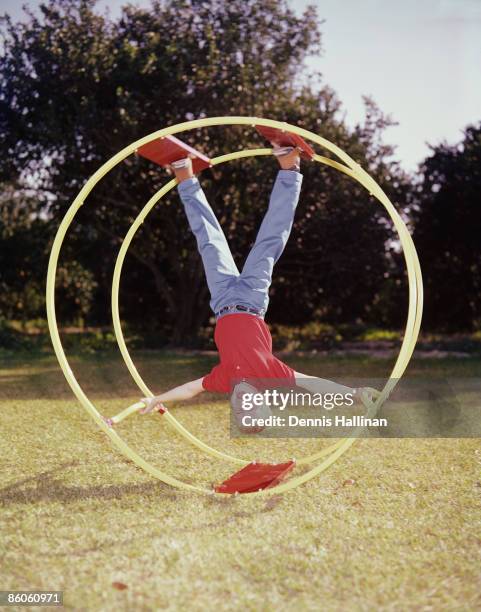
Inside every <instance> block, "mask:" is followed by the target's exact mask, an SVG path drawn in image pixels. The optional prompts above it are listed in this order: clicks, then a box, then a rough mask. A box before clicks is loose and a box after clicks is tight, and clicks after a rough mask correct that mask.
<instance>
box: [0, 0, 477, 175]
mask: <svg viewBox="0 0 481 612" xmlns="http://www.w3.org/2000/svg"><path fill="white" fill-rule="evenodd" d="M130 3H131V4H136V5H139V6H145V7H148V6H149V5H150V0H133V1H131V2H130ZM22 4H23V3H22V2H21V1H20V0H0V11H1V12H2V13H3V12H7V13H9V14H10V15H12V16H13V17H15V18H21V15H22V10H21V5H22ZM27 4H29V5H30V6H32V7H34V6H37V5H38V4H39V2H38V1H37V0H30V1H28V0H27ZM124 4H126V1H125V0H100V1H99V2H98V7H99V9H100V10H102V9H103V8H105V7H108V8H109V10H110V13H111V15H112V16H114V17H115V16H116V15H118V14H119V11H120V7H121V6H122V5H124ZM289 4H290V6H291V7H292V8H294V9H295V10H296V11H297V12H298V13H300V12H302V10H303V9H304V8H305V7H306V6H307V5H308V4H311V5H314V6H316V7H317V9H318V16H319V19H320V20H323V21H324V23H322V24H321V26H320V27H321V32H322V40H323V53H322V54H321V55H320V56H316V57H311V58H309V60H308V66H309V67H310V68H313V69H316V70H319V71H321V72H322V74H323V80H324V82H325V83H326V84H328V85H329V86H330V87H332V88H333V89H334V90H335V91H336V92H337V93H338V95H339V98H340V100H341V101H342V103H343V112H344V113H345V115H346V121H347V122H348V123H349V124H351V125H353V124H355V123H356V122H359V121H362V119H363V116H364V107H363V103H362V96H363V95H369V96H371V97H372V98H373V99H374V100H375V101H376V103H377V104H378V105H379V107H380V108H381V110H382V111H383V112H384V113H386V114H389V115H391V116H392V118H393V119H395V120H396V121H397V122H398V123H399V125H398V126H395V127H392V128H389V130H387V131H386V136H385V140H386V141H387V142H389V144H393V145H395V146H396V147H397V149H396V158H397V159H399V160H400V161H401V164H402V166H403V167H404V168H405V169H406V170H408V171H412V170H415V168H416V166H417V164H418V163H419V162H420V161H422V159H424V157H425V156H426V155H427V154H428V153H429V148H428V145H427V143H429V144H431V145H436V144H439V143H440V142H442V141H447V142H449V143H452V144H454V143H456V142H459V141H460V140H461V139H462V130H463V128H464V127H465V126H466V125H467V124H469V123H474V122H479V121H481V0H402V1H399V0H362V1H360V0H310V1H309V0H289Z"/></svg>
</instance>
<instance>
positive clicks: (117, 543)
mask: <svg viewBox="0 0 481 612" xmlns="http://www.w3.org/2000/svg"><path fill="white" fill-rule="evenodd" d="M289 361H290V363H291V364H292V365H293V366H294V367H296V369H299V370H304V371H306V372H307V373H311V374H318V375H322V376H324V377H332V378H334V379H342V377H343V376H344V377H347V376H361V375H369V376H373V377H374V376H385V375H386V374H387V373H388V372H389V366H390V365H392V363H391V360H382V359H369V358H366V357H356V358H353V357H344V358H341V357H338V358H334V359H333V358H327V357H322V358H309V357H304V358H303V359H290V360H289ZM137 362H138V366H139V369H140V371H141V372H142V375H143V376H144V378H145V379H146V380H147V381H148V382H149V383H150V384H151V385H152V387H153V388H154V389H156V390H157V389H159V390H160V389H161V388H165V387H168V386H170V385H173V384H176V383H180V382H182V381H185V380H187V379H189V378H194V377H197V376H200V375H201V374H203V373H204V372H205V371H207V370H208V369H209V368H210V367H211V366H212V365H213V363H214V360H213V359H211V358H209V357H200V356H195V357H190V356H179V355H173V354H171V355H169V354H166V353H163V354H160V353H147V352H144V353H139V355H138V356H137ZM72 364H73V369H74V371H75V372H76V374H78V378H79V380H80V382H81V384H82V386H83V388H84V389H85V391H86V392H87V393H88V394H89V395H90V396H91V398H92V399H93V400H94V401H95V403H96V405H98V406H99V407H100V409H101V411H102V412H103V413H105V414H114V413H116V412H118V411H119V410H120V409H122V408H123V407H125V406H126V405H128V404H129V403H130V402H132V401H134V400H136V399H138V397H139V393H138V392H137V391H136V389H135V387H134V386H133V384H132V382H131V380H130V378H129V376H128V374H127V373H126V371H125V369H124V367H123V365H122V364H121V362H120V360H119V359H118V358H117V356H116V355H112V354H104V355H100V356H92V355H91V356H84V357H82V356H77V357H75V358H73V359H72ZM410 373H411V374H414V375H417V376H419V377H423V376H426V375H427V374H428V373H429V374H430V375H434V374H436V375H441V376H451V377H456V376H463V377H469V376H477V377H479V376H480V375H481V360H480V359H474V358H473V359H464V360H425V359H423V360H418V361H415V362H414V363H413V365H412V367H411V368H410ZM0 410H1V423H2V439H1V442H0V445H1V446H0V448H1V457H2V460H1V465H2V483H3V484H2V488H1V490H0V513H1V514H0V518H1V520H0V550H1V551H2V558H1V561H0V565H1V586H0V588H1V589H19V590H20V589H25V590H27V589H43V590H47V589H56V590H63V591H64V592H65V603H66V605H67V606H68V607H69V608H71V609H78V610H119V609H120V610H129V611H130V610H157V609H171V610H184V609H189V610H212V609H216V608H217V609H222V610H256V611H257V610H320V609H322V610H366V611H367V610H373V609H382V610H474V609H479V606H480V604H481V599H480V596H479V581H480V577H481V573H480V550H481V539H480V529H479V526H480V519H481V513H480V503H479V502H480V500H479V497H480V492H481V483H480V480H481V477H480V473H479V468H480V463H481V447H480V445H479V442H478V441H477V440H469V439H465V440H402V441H400V440H360V441H359V442H357V443H356V444H355V445H354V447H353V448H352V449H351V450H350V451H349V452H348V453H347V454H346V455H344V456H343V457H342V458H341V459H340V460H339V461H338V462H337V463H335V464H334V465H333V466H332V467H331V468H330V469H329V470H328V471H327V472H325V473H324V474H323V475H322V476H321V477H320V478H317V479H315V480H312V481H310V482H309V483H308V484H306V485H304V486H302V487H300V488H298V489H296V490H294V491H292V492H289V493H287V494H285V495H282V496H278V495H274V496H273V497H270V498H264V499H254V498H249V497H248V496H239V497H236V498H231V497H226V498H219V497H215V498H213V497H209V496H202V495H196V494H189V493H184V492H182V491H178V490H175V489H172V488H170V487H168V486H165V485H163V484H162V483H159V482H156V481H153V480H152V479H151V478H150V477H149V476H148V475H146V474H145V473H143V472H141V471H140V470H138V469H137V468H136V467H134V466H133V465H131V464H130V463H129V462H127V461H126V460H125V459H124V458H123V457H122V456H121V455H119V454H118V453H117V452H116V451H115V450H114V449H113V448H112V447H111V446H110V444H109V442H108V439H107V438H106V437H105V435H104V434H103V433H102V432H101V431H100V430H98V428H97V427H96V426H95V424H94V423H93V421H92V420H91V419H90V417H89V416H88V415H87V414H86V412H85V411H84V410H83V409H82V408H81V407H80V406H79V404H78V403H77V402H76V400H75V399H74V397H73V396H72V394H71V392H70V390H69V388H68V386H67V384H66V382H65V381H64V379H63V376H62V375H61V374H60V372H59V369H58V366H57V363H56V361H55V359H54V358H52V357H49V356H36V357H32V359H31V360H30V362H29V363H26V361H25V358H24V357H22V358H19V359H15V358H13V357H12V358H9V359H8V360H4V361H3V362H1V363H0ZM172 410H173V412H174V413H175V415H176V416H177V417H178V418H179V419H180V420H181V422H183V423H185V424H186V425H187V426H188V427H189V428H190V429H191V430H192V431H193V432H194V433H195V434H196V435H198V436H200V437H202V438H203V439H204V440H206V441H207V442H209V443H210V444H212V445H214V446H215V447H216V448H219V449H224V450H227V451H228V452H234V453H236V454H238V455H242V456H247V457H262V458H267V459H271V460H275V459H285V458H286V457H289V456H292V455H296V456H301V455H303V454H305V453H308V452H310V451H314V450H315V449H317V448H319V446H321V445H323V444H325V442H323V441H322V440H288V441H280V440H244V439H235V440H231V439H230V438H229V433H228V412H227V404H226V403H225V402H224V401H223V399H222V398H220V399H219V398H218V397H216V396H208V395H206V396H205V397H201V398H200V399H199V400H197V401H194V402H192V403H190V404H189V405H184V406H178V407H173V408H172ZM119 431H120V433H121V434H122V435H123V436H125V439H126V440H127V441H128V442H129V443H131V444H132V446H133V447H134V448H135V449H136V450H138V451H139V452H141V454H142V455H143V456H145V457H146V458H147V459H149V460H150V461H152V462H153V463H155V464H156V465H158V466H159V467H161V468H163V469H165V470H166V471H168V472H170V473H171V474H173V475H175V476H177V477H179V478H182V479H184V480H186V481H187V482H195V483H198V484H202V485H207V486H208V485H209V484H210V483H212V482H217V481H219V480H223V479H224V478H225V477H226V476H227V475H229V473H230V472H232V471H233V470H232V469H231V466H229V465H227V464H224V463H220V462H217V461H215V460H211V459H210V458H207V457H205V456H204V455H203V454H200V453H199V452H198V451H196V450H195V449H193V448H191V447H190V446H188V445H187V444H186V443H185V441H184V440H183V439H181V438H179V437H178V436H177V435H176V434H175V433H172V432H171V431H169V430H168V429H167V427H166V425H165V423H163V422H162V419H161V418H160V417H157V416H152V417H132V418H131V419H130V420H127V421H125V422H124V423H122V424H121V425H120V426H119ZM351 480H352V481H354V482H353V484H352V483H351ZM346 481H348V482H346ZM115 582H120V583H124V584H125V585H127V588H126V589H125V590H118V589H116V588H115V587H114V586H113V583H115Z"/></svg>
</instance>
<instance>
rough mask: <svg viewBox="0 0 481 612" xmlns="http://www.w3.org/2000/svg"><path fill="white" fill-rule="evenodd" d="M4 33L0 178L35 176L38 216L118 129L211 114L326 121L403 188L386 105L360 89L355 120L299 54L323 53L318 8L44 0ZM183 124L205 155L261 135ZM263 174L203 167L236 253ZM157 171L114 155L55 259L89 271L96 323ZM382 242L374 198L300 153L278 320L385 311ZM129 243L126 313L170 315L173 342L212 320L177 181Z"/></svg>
mask: <svg viewBox="0 0 481 612" xmlns="http://www.w3.org/2000/svg"><path fill="white" fill-rule="evenodd" d="M2 29H3V35H4V51H3V55H2V57H1V59H0V89H1V94H0V140H1V142H2V145H3V150H4V151H6V152H7V154H6V155H4V156H3V157H2V159H1V160H0V176H1V178H2V180H3V181H5V182H7V183H11V182H13V181H20V182H22V181H23V182H24V183H25V182H28V184H29V186H30V188H31V189H33V190H34V191H35V199H34V200H33V201H32V208H31V212H32V213H34V214H35V215H37V216H38V215H40V214H41V215H43V217H44V218H45V219H46V220H47V221H46V222H47V223H48V225H49V227H55V226H56V225H57V224H58V222H59V219H60V217H61V215H63V214H64V213H65V211H66V209H67V207H68V205H69V204H70V202H71V201H72V199H73V198H74V197H75V195H76V193H77V192H78V190H79V189H80V188H81V186H82V184H83V183H84V182H85V181H86V179H87V178H88V177H89V176H90V175H91V174H92V173H93V172H94V171H95V170H96V169H97V168H98V167H99V165H100V164H101V163H103V162H104V161H105V160H107V159H108V158H109V157H111V156H112V155H113V154H114V153H116V152H117V151H118V150H119V149H121V148H123V147H124V146H126V145H127V144H128V143H129V142H131V141H133V140H135V139H137V138H139V137H141V136H144V135H145V134H148V133H151V132H153V131H155V130H156V129H159V128H160V127H162V126H166V125H170V124H174V123H177V122H179V121H184V120H186V119H190V118H194V117H203V116H215V115H256V116H264V117H272V118H276V119H279V120H287V121H289V122H291V123H295V124H298V125H301V126H303V127H306V128H307V129H310V130H313V131H315V132H317V133H322V135H323V136H324V137H325V138H327V139H329V140H331V141H333V142H335V143H336V144H338V145H339V146H340V147H341V148H343V149H345V150H346V151H347V152H348V153H349V154H350V155H351V156H353V157H354V158H355V159H356V160H357V161H358V162H359V163H361V164H362V165H363V166H364V167H365V168H366V169H368V171H370V172H372V173H373V175H374V176H375V177H376V178H377V180H378V181H379V182H380V184H381V185H382V186H383V188H384V189H385V190H386V191H387V192H388V194H389V195H390V196H391V197H393V198H394V199H395V200H396V201H403V200H404V198H405V194H406V185H407V180H406V177H405V176H404V175H403V173H402V172H401V171H400V169H399V166H398V165H397V164H396V163H394V162H393V161H392V158H391V155H392V149H390V148H389V147H386V146H385V145H384V144H383V142H382V132H383V130H384V128H385V127H386V125H389V119H388V118H386V117H385V116H383V114H382V113H381V112H380V111H379V110H378V109H377V108H376V106H375V104H374V103H373V102H372V101H370V100H366V120H365V122H364V123H363V124H362V125H358V126H356V127H355V128H354V129H349V128H348V127H347V126H346V124H345V123H344V121H343V118H342V116H341V114H340V106H341V105H340V101H339V100H338V98H337V96H336V95H335V93H334V92H333V91H332V90H331V89H330V88H329V87H328V86H327V85H325V84H323V83H322V82H321V81H320V80H319V78H318V76H316V75H311V78H307V75H306V72H305V69H304V62H305V59H306V57H307V56H308V55H309V54H313V53H320V52H321V50H322V49H321V33H320V31H319V25H318V18H317V15H316V12H315V10H314V9H313V8H308V9H307V10H306V11H305V12H304V13H303V14H302V15H301V16H297V15H296V14H295V13H294V12H293V11H292V10H291V9H290V8H289V6H288V4H287V3H286V2H284V1H278V0H266V1H265V2H257V1H255V0H231V1H230V2H221V1H219V0H205V1H200V2H199V1H194V0H190V1H189V0H180V1H175V2H173V1H166V2H159V1H154V2H152V6H151V8H150V9H140V8H137V7H135V6H127V7H125V8H124V9H123V10H122V14H121V16H120V18H119V19H117V20H112V19H110V18H109V17H108V16H105V15H101V14H99V13H98V12H97V11H96V10H95V2H94V0H50V1H48V2H45V3H43V4H41V5H40V9H39V14H38V15H36V14H30V16H29V18H28V19H27V20H26V21H25V22H24V23H13V22H11V21H10V20H9V19H8V18H6V19H4V21H3V28H2ZM182 137H183V138H186V139H188V140H189V141H190V142H191V144H194V145H195V146H196V147H198V148H199V149H202V150H204V151H205V152H207V153H209V154H211V155H215V154H220V153H221V152H228V151H232V150H238V149H242V148H246V147H250V146H259V143H260V142H261V139H260V138H259V137H258V135H257V134H256V133H255V131H254V130H252V129H244V128H215V129H214V128H213V129H209V130H197V131H195V132H190V133H189V134H184V135H183V136H182ZM274 176H275V163H274V162H273V161H272V160H269V159H265V158H263V159H258V160H249V161H243V162H235V163H232V164H230V165H228V166H225V167H222V168H220V167H219V168H217V169H216V170H215V171H213V172H209V173H205V176H203V178H202V181H203V185H204V187H205V190H206V192H207V194H208V197H209V198H210V200H211V202H212V204H213V206H214V209H215V210H216V212H217V213H218V215H219V218H220V221H221V224H222V225H223V227H224V229H225V231H226V233H227V234H228V238H229V240H230V243H231V246H232V250H233V253H234V256H235V258H236V260H237V261H238V263H239V265H240V266H241V265H242V260H243V258H245V256H246V255H247V252H248V249H249V247H250V246H251V245H252V242H253V240H254V238H255V233H256V229H257V227H258V225H259V223H260V220H261V218H262V214H263V212H264V211H265V208H266V204H267V200H268V196H269V191H270V187H271V184H272V181H273V179H274ZM165 179H166V175H165V172H163V171H162V170H161V169H159V168H158V167H155V166H153V165H152V164H150V163H149V162H147V161H145V160H142V159H137V158H129V159H127V160H125V161H124V162H123V163H122V164H120V165H119V166H118V167H117V168H116V169H115V170H114V171H113V172H112V173H110V174H109V175H108V176H107V177H106V178H105V179H104V180H103V181H102V183H101V184H99V185H98V186H97V187H96V188H95V190H94V192H93V193H92V195H91V197H90V198H89V200H88V201H87V203H86V205H85V206H83V207H82V209H81V211H80V213H79V215H78V223H77V224H76V225H75V226H74V228H72V230H71V231H70V232H69V234H68V244H67V245H66V247H65V249H64V251H63V253H62V262H61V265H62V266H63V269H64V270H68V269H70V270H74V269H75V266H81V268H82V270H84V272H85V273H84V274H83V276H82V278H83V279H84V280H85V281H86V279H91V276H89V275H93V277H95V281H94V280H93V277H92V279H91V282H90V281H89V282H88V283H87V284H88V285H89V287H91V290H92V291H93V290H94V289H95V292H94V294H93V297H92V300H91V308H90V309H89V308H87V307H86V306H85V304H84V306H83V309H84V314H87V311H89V312H90V314H89V316H90V318H91V319H92V320H96V321H98V322H102V321H105V320H107V316H108V315H107V305H108V303H109V296H110V279H111V274H112V271H113V264H114V261H115V255H116V252H117V251H118V248H119V245H120V239H121V238H122V237H123V236H124V235H125V233H126V231H127V229H128V226H129V224H130V223H131V222H132V220H133V219H134V218H135V216H136V215H137V214H138V212H139V210H140V208H141V207H142V205H143V203H145V202H146V201H147V199H148V198H149V197H150V196H151V195H152V193H153V192H154V191H155V190H156V189H158V188H160V186H161V185H162V183H163V182H164V181H165ZM390 238H391V229H390V226H389V225H388V224H387V223H386V217H385V215H383V212H382V210H381V208H380V206H379V205H378V204H376V203H375V202H373V201H372V200H371V199H370V196H369V194H367V193H366V192H365V191H364V190H362V189H361V188H360V187H358V186H356V185H355V184H353V183H352V182H349V181H347V180H346V179H345V178H344V177H342V176H341V175H339V174H337V173H336V172H335V171H333V170H331V169H328V168H327V167H326V168H324V167H318V165H317V164H316V165H315V166H314V165H306V166H305V179H304V188H303V193H302V196H301V203H300V206H299V210H298V214H297V217H296V223H295V227H294V231H293V236H292V239H291V241H290V243H289V246H288V249H287V250H286V253H285V254H284V255H283V257H282V259H281V261H280V262H279V267H278V268H277V270H276V280H275V283H274V286H273V297H272V302H271V306H272V309H271V311H270V317H271V320H276V321H279V322H296V323H298V322H302V321H307V320H309V319H311V318H313V317H315V318H319V319H323V320H328V321H353V320H359V321H381V320H383V321H388V320H389V318H390V316H391V314H390V313H389V307H388V308H387V309H386V304H387V303H388V302H389V300H388V301H387V302H386V301H384V302H383V300H382V296H383V295H385V294H386V286H390V283H391V284H392V283H396V282H397V283H399V282H401V276H402V275H400V273H399V266H398V262H397V259H396V256H395V254H393V253H392V252H390V251H389V248H386V245H388V244H389V240H390ZM129 253H130V256H129V258H128V261H127V263H126V270H125V275H124V279H123V283H122V288H121V289H122V291H121V302H122V313H123V315H124V316H125V317H126V318H128V319H129V320H131V321H133V322H137V323H138V324H139V325H142V324H143V325H146V326H149V328H152V326H157V327H159V326H163V327H164V329H165V331H166V332H167V333H168V334H169V337H170V338H171V339H172V342H174V343H180V342H186V341H187V340H189V339H192V338H193V337H195V334H196V332H197V330H198V329H199V327H200V326H201V325H203V324H205V323H206V321H207V320H208V317H209V308H208V295H207V288H206V284H205V280H204V276H203V271H202V265H201V261H200V258H199V256H198V254H197V252H196V249H195V242H194V240H193V238H192V236H191V235H190V233H189V232H188V230H187V222H186V219H185V216H184V213H183V210H182V208H181V206H180V205H179V202H178V198H177V197H176V195H175V194H172V195H171V196H170V197H168V198H166V200H165V202H163V203H162V204H161V205H159V206H158V207H157V209H156V211H155V212H154V213H153V214H152V215H151V217H150V218H149V221H148V222H146V223H144V225H143V227H142V230H141V232H139V235H138V236H137V237H136V238H135V240H134V242H133V244H132V248H131V250H130V252H129ZM74 262H76V263H74ZM39 274H40V275H41V273H40V272H39ZM64 280H65V279H64ZM86 282H87V281H86ZM93 283H95V284H96V286H95V287H94V285H93ZM89 291H90V289H89V290H88V291H87V293H86V295H87V297H88V296H89ZM396 295H397V294H396ZM88 299H90V298H88ZM78 314H79V313H78V312H77V313H76V315H77V316H78ZM74 315H75V313H74V312H73V311H72V312H71V313H70V316H74ZM65 316H68V313H65ZM392 320H393V319H392V318H391V321H392Z"/></svg>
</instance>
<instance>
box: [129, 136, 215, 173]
mask: <svg viewBox="0 0 481 612" xmlns="http://www.w3.org/2000/svg"><path fill="white" fill-rule="evenodd" d="M137 153H138V154H139V155H141V156H142V157H145V158H146V159H150V161H153V162H154V163H155V164H158V165H159V166H163V167H167V166H170V164H171V163H172V162H175V161H178V160H179V159H185V158H186V157H190V158H191V160H192V168H193V170H194V174H198V173H199V172H202V170H205V169H206V168H210V167H211V166H212V163H211V161H210V159H209V158H208V157H207V156H206V155H204V154H203V153H200V152H199V151H196V150H195V149H193V148H192V147H190V146H189V145H188V144H186V143H185V142H182V140H179V139H178V138H175V136H164V137H163V138H158V139H157V140H153V141H152V142H148V143H147V144H145V145H143V146H142V147H140V148H139V149H137Z"/></svg>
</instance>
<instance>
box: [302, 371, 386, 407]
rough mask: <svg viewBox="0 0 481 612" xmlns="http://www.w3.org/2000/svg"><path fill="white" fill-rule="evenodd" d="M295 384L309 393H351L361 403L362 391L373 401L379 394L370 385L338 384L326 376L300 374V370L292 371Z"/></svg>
mask: <svg viewBox="0 0 481 612" xmlns="http://www.w3.org/2000/svg"><path fill="white" fill-rule="evenodd" d="M294 376H295V380H296V385H297V386H299V387H302V388H303V389H306V390H307V391H309V392H310V393H342V394H343V395H346V394H347V393H350V394H352V396H353V399H354V400H355V401H356V402H358V403H361V402H362V398H361V395H362V393H363V392H365V393H367V395H368V397H369V399H370V400H371V401H374V400H375V399H376V398H377V397H379V395H381V393H380V391H378V390H377V389H373V388H372V387H358V388H354V387H346V385H340V384H339V383H335V382H333V381H332V380H327V379H326V378H318V377H317V376H309V374H302V373H301V372H294Z"/></svg>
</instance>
